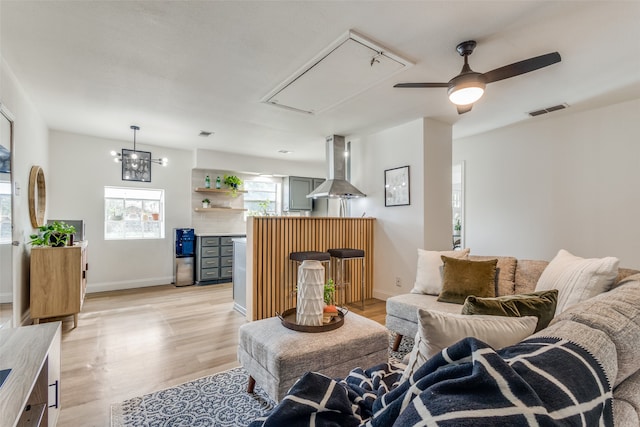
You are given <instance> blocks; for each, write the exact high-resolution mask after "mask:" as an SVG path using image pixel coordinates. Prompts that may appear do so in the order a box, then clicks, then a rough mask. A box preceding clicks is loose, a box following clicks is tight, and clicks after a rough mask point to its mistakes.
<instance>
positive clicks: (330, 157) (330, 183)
mask: <svg viewBox="0 0 640 427" xmlns="http://www.w3.org/2000/svg"><path fill="white" fill-rule="evenodd" d="M326 144H327V146H326V149H327V180H326V181H325V182H323V183H322V184H320V186H319V187H318V188H316V189H315V190H313V191H312V192H311V193H310V194H307V198H313V199H319V198H336V199H338V198H339V199H353V198H356V197H366V195H365V194H364V193H363V192H361V191H360V190H358V189H357V188H356V187H354V186H353V185H351V183H350V182H349V181H347V180H346V170H347V168H346V160H345V155H344V154H345V147H346V145H345V142H344V136H340V135H331V136H328V137H327V142H326Z"/></svg>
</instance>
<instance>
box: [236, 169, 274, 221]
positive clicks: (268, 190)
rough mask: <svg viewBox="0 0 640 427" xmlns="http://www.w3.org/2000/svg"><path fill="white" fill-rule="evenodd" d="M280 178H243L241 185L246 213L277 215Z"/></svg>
mask: <svg viewBox="0 0 640 427" xmlns="http://www.w3.org/2000/svg"><path fill="white" fill-rule="evenodd" d="M281 186H282V180H281V179H268V178H256V179H254V180H251V181H249V180H245V181H244V184H243V187H244V190H245V191H246V193H245V195H244V208H245V209H246V210H247V213H246V215H247V216H251V215H277V214H279V213H280V206H281V200H280V188H281Z"/></svg>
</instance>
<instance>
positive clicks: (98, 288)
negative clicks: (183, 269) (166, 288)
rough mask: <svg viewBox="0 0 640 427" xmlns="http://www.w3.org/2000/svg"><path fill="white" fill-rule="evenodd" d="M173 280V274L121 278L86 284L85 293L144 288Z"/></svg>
mask: <svg viewBox="0 0 640 427" xmlns="http://www.w3.org/2000/svg"><path fill="white" fill-rule="evenodd" d="M172 281H173V276H169V277H154V278H150V279H141V280H123V281H121V282H103V283H90V284H88V285H87V293H89V294H92V293H96V292H108V291H120V290H123V289H136V288H146V287H149V286H158V285H168V284H171V282H172Z"/></svg>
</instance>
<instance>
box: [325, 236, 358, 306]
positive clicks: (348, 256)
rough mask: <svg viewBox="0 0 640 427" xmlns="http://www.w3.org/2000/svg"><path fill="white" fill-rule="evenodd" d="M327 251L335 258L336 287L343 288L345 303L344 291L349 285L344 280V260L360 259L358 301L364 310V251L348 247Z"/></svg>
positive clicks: (344, 293)
mask: <svg viewBox="0 0 640 427" xmlns="http://www.w3.org/2000/svg"><path fill="white" fill-rule="evenodd" d="M327 252H328V253H329V255H331V257H332V258H335V259H336V263H337V265H336V270H338V271H337V273H338V274H339V275H338V276H337V278H336V279H337V280H336V289H338V288H339V287H341V288H342V289H343V295H344V296H345V304H346V303H347V301H346V300H347V298H346V292H347V286H350V283H348V282H346V280H345V274H344V268H345V267H344V262H345V261H348V260H354V259H360V260H362V273H361V283H360V295H361V297H360V302H361V307H362V310H363V311H364V299H365V287H364V272H365V261H364V251H363V250H362V249H350V248H342V249H328V250H327Z"/></svg>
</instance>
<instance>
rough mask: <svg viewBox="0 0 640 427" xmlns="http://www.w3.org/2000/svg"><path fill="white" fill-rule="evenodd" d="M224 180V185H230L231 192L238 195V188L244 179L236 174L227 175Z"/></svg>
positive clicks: (234, 195)
mask: <svg viewBox="0 0 640 427" xmlns="http://www.w3.org/2000/svg"><path fill="white" fill-rule="evenodd" d="M222 182H224V185H226V186H227V187H229V194H231V196H232V197H237V196H238V189H239V188H240V186H241V185H242V180H241V179H240V178H238V177H237V176H235V175H225V176H224V180H223V181H222Z"/></svg>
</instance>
